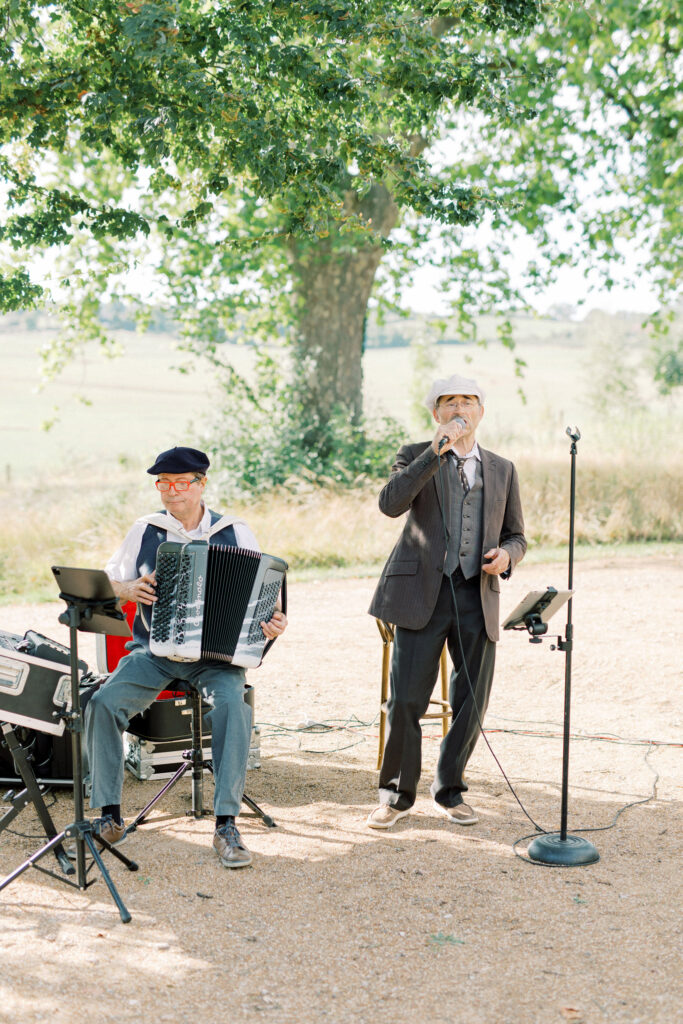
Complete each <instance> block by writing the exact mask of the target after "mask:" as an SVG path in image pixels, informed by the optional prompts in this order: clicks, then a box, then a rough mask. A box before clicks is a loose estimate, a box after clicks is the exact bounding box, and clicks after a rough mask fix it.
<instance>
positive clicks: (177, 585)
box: [149, 541, 287, 668]
mask: <svg viewBox="0 0 683 1024" xmlns="http://www.w3.org/2000/svg"><path fill="white" fill-rule="evenodd" d="M286 572H287V563H286V562H283V561H282V559H281V558H275V557H274V556H273V555H264V554H260V553H259V552H258V551H248V550H247V549H245V548H231V547H220V546H218V545H215V546H214V545H210V544H207V543H206V541H190V542H188V543H186V544H182V543H178V542H175V541H165V542H164V543H163V544H160V545H159V548H158V550H157V561H156V585H157V600H156V602H155V603H154V604H153V605H152V621H151V625H150V642H149V648H150V651H151V652H152V654H156V655H159V656H160V657H162V658H170V659H171V660H172V661H199V659H206V660H207V661H227V662H230V663H231V664H233V665H239V666H241V667H243V668H255V667H256V666H257V665H260V664H261V661H262V660H263V656H264V654H265V653H266V651H267V650H268V649H269V648H270V646H271V644H272V643H273V641H272V640H267V639H266V637H265V636H264V635H263V630H262V629H261V623H262V622H267V621H268V620H269V619H270V618H271V617H272V615H273V612H274V610H275V607H276V604H277V599H278V596H279V594H280V591H281V590H282V608H283V611H286V608H287V591H286Z"/></svg>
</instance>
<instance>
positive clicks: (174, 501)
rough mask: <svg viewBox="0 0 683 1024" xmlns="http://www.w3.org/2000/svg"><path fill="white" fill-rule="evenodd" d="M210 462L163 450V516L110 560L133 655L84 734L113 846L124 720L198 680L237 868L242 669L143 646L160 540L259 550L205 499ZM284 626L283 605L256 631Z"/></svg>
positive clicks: (244, 752)
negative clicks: (128, 609) (126, 606)
mask: <svg viewBox="0 0 683 1024" xmlns="http://www.w3.org/2000/svg"><path fill="white" fill-rule="evenodd" d="M208 468H209V460H208V458H207V456H206V455H205V454H204V452H200V451H197V449H195V448H182V447H176V448H171V449H170V450H169V451H166V452H162V453H161V455H159V457H158V458H157V460H156V462H155V463H154V465H153V466H150V468H149V469H148V470H147V472H148V473H151V474H152V475H155V476H156V477H157V481H156V488H157V491H158V492H159V494H160V496H161V501H162V503H163V505H164V508H165V510H166V511H165V512H156V513H152V515H149V516H142V517H141V518H140V519H138V520H137V521H136V522H135V523H134V525H133V527H132V529H131V530H130V531H129V533H128V534H127V536H126V538H125V540H124V542H123V544H122V545H121V547H120V548H119V549H118V551H117V552H116V553H115V554H114V555H113V557H112V558H111V560H110V561H109V562H108V564H107V566H106V572H107V574H108V576H109V578H110V579H111V582H112V587H113V588H114V591H115V593H116V594H117V596H118V597H119V598H120V599H121V600H122V601H134V602H135V603H136V604H137V613H136V616H135V621H134V623H133V640H132V641H131V642H130V643H129V644H127V647H128V650H129V651H130V654H129V655H128V656H127V657H126V658H124V659H123V660H122V661H121V663H120V664H119V665H118V667H117V668H116V670H115V671H114V672H113V673H112V675H111V677H110V678H109V679H108V680H107V682H106V684H105V685H104V686H103V687H102V688H101V689H100V690H99V691H97V693H96V694H95V695H94V696H93V697H92V698H91V699H90V701H89V702H88V706H87V708H86V714H85V733H86V743H87V750H88V758H89V764H90V775H91V780H92V793H91V797H90V804H91V807H93V808H94V807H101V809H102V817H101V819H100V821H99V825H98V829H99V832H100V835H101V836H102V838H103V839H106V840H107V842H109V843H112V844H113V843H118V842H121V841H122V840H123V839H124V838H125V825H124V822H123V818H122V817H121V791H122V788H123V740H122V733H123V731H124V730H125V729H126V728H127V726H128V722H129V719H131V718H132V717H133V716H134V715H137V714H139V713H140V712H142V711H144V710H145V709H146V708H148V707H149V705H150V704H151V703H152V702H153V701H154V700H155V698H156V696H157V694H158V693H159V692H160V691H161V690H164V689H166V688H168V687H169V684H170V683H171V681H172V680H174V679H182V680H185V681H187V682H189V683H192V685H193V686H195V687H196V688H197V689H198V690H199V693H200V694H201V696H202V698H203V699H204V700H205V701H206V702H207V703H208V704H210V705H211V709H212V710H211V712H210V714H209V715H208V716H207V718H208V720H209V721H210V723H211V753H212V758H213V769H214V782H215V793H214V810H215V813H216V832H215V835H214V839H213V846H214V849H215V850H216V853H217V854H218V858H219V860H220V862H221V864H223V865H224V867H227V868H241V867H246V866H247V865H248V864H251V861H252V856H251V853H250V852H249V850H247V848H246V847H245V845H244V843H243V842H242V838H241V836H240V834H239V832H238V830H237V828H236V826H235V818H236V817H237V815H238V814H239V810H240V807H241V804H242V795H243V793H244V783H245V778H246V772H247V759H248V757H249V743H250V739H251V708H250V707H249V705H248V704H247V703H246V702H245V700H244V692H245V682H246V678H245V672H244V669H243V668H239V667H237V666H234V665H231V664H229V663H227V662H216V661H188V662H180V661H171V660H170V659H168V658H161V657H157V656H156V655H154V654H152V653H151V652H150V649H149V622H150V618H151V607H150V606H151V605H153V604H154V602H155V601H156V600H157V598H156V595H155V566H156V553H157V548H158V547H159V545H160V544H161V543H163V542H164V541H166V540H170V541H190V540H206V541H210V543H211V544H215V545H223V546H226V547H241V548H248V549H250V550H251V551H258V550H260V549H259V546H258V543H257V541H256V538H255V537H254V535H253V533H252V532H251V530H250V529H249V527H248V526H247V524H246V523H245V522H244V521H243V520H241V519H237V518H236V517H234V516H220V515H218V514H217V513H216V512H212V511H211V509H209V508H207V507H206V506H205V504H204V502H203V500H202V495H203V493H204V488H205V486H206V470H207V469H208ZM286 626H287V618H286V616H285V615H284V614H283V612H282V611H280V610H277V611H275V612H274V614H273V617H272V618H271V619H270V621H269V622H262V623H261V628H262V629H263V632H264V634H265V636H266V637H267V638H268V639H271V638H274V637H276V636H279V635H280V634H281V633H283V632H284V630H285V628H286Z"/></svg>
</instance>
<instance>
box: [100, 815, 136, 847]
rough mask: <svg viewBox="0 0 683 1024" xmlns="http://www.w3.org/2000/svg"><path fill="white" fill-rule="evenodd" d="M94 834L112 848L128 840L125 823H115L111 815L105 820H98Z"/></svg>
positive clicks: (105, 817)
mask: <svg viewBox="0 0 683 1024" xmlns="http://www.w3.org/2000/svg"><path fill="white" fill-rule="evenodd" d="M94 832H95V835H96V836H99V837H100V839H104V841H105V843H109V845H110V846H116V845H117V844H118V843H122V842H123V840H124V839H127V838H128V833H127V832H126V824H125V822H123V821H120V822H119V821H115V820H114V818H113V817H112V815H111V814H105V815H104V817H103V818H98V819H97V821H96V822H95V829H94Z"/></svg>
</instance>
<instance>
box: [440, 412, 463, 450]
mask: <svg viewBox="0 0 683 1024" xmlns="http://www.w3.org/2000/svg"><path fill="white" fill-rule="evenodd" d="M464 433H465V427H464V426H463V424H462V423H459V422H458V420H457V419H453V420H451V421H450V423H440V424H439V426H438V427H437V428H436V433H435V434H434V439H433V441H432V451H433V452H434V454H435V455H445V454H446V452H449V451H450V450H451V448H453V446H454V445H455V443H456V441H457V440H458V439H459V438H461V437H462V435H463V434H464ZM444 437H445V438H446V443H445V444H444V445H442V446H441V448H439V442H440V441H441V440H442V439H443V438H444Z"/></svg>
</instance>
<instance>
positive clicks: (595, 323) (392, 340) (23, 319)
mask: <svg viewBox="0 0 683 1024" xmlns="http://www.w3.org/2000/svg"><path fill="white" fill-rule="evenodd" d="M148 312H149V311H148V310H146V318H145V332H146V333H153V334H166V335H170V336H174V335H179V334H180V331H179V330H178V325H177V324H176V322H175V321H174V319H173V317H172V316H171V315H170V313H167V312H166V311H164V310H163V309H161V308H157V309H154V310H152V312H151V316H149V319H147V313H148ZM510 319H511V321H512V324H513V336H514V338H515V340H516V341H520V340H524V341H526V342H531V343H539V342H540V343H545V342H549V341H557V342H560V343H563V342H567V341H571V342H573V343H577V342H578V343H581V342H582V341H583V339H584V338H585V337H586V336H587V334H590V335H594V334H595V332H596V331H598V332H600V333H604V332H605V331H606V330H607V331H608V332H609V333H610V334H611V335H615V336H618V337H619V339H620V341H621V342H622V343H624V344H626V345H629V344H635V345H642V344H643V343H644V342H646V341H647V337H646V334H645V332H644V330H643V319H644V314H639V313H616V314H614V315H611V314H608V313H603V312H601V311H600V310H592V311H591V312H589V313H587V314H586V315H585V316H583V317H582V318H581V319H579V318H578V317H577V310H576V308H575V307H573V306H570V305H568V304H560V305H556V306H553V307H551V308H550V309H549V310H548V311H547V312H546V313H545V315H543V316H541V315H540V314H538V315H537V314H534V313H529V312H526V311H525V312H519V313H513V314H512V315H511V318H510ZM99 320H100V323H101V324H102V326H103V327H104V328H105V329H106V330H109V331H135V330H136V329H137V327H138V325H137V323H136V319H135V312H134V310H132V309H131V308H130V306H126V305H125V304H124V303H123V302H110V303H107V304H106V305H103V306H102V307H101V310H100V316H99ZM476 320H477V336H478V338H480V339H484V340H486V341H492V340H493V339H494V338H495V337H496V334H497V324H496V321H495V319H494V318H493V317H492V316H482V317H477V318H476ZM59 326H60V323H59V321H58V319H57V318H56V317H54V316H51V315H49V314H48V313H46V312H44V311H42V310H32V311H27V312H22V313H8V314H6V315H5V316H2V317H0V331H3V332H5V333H9V332H11V331H48V330H57V329H58V328H59ZM471 340H472V339H471V338H464V337H463V336H462V335H461V334H460V332H459V331H458V329H457V324H456V322H455V320H449V319H447V318H440V317H437V316H430V315H429V314H427V313H410V312H408V313H406V314H405V315H402V314H400V313H390V314H383V315H373V316H371V317H370V318H369V319H368V321H367V324H366V328H365V347H366V348H368V349H377V348H405V347H407V346H409V345H413V344H416V343H422V344H425V343H426V344H430V345H462V344H467V343H469V342H470V341H471ZM223 341H224V342H226V343H227V344H230V343H233V344H237V343H242V344H247V345H248V344H249V339H248V338H245V337H244V335H240V333H239V332H234V331H233V332H230V333H229V332H227V331H226V332H224V335H223Z"/></svg>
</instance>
